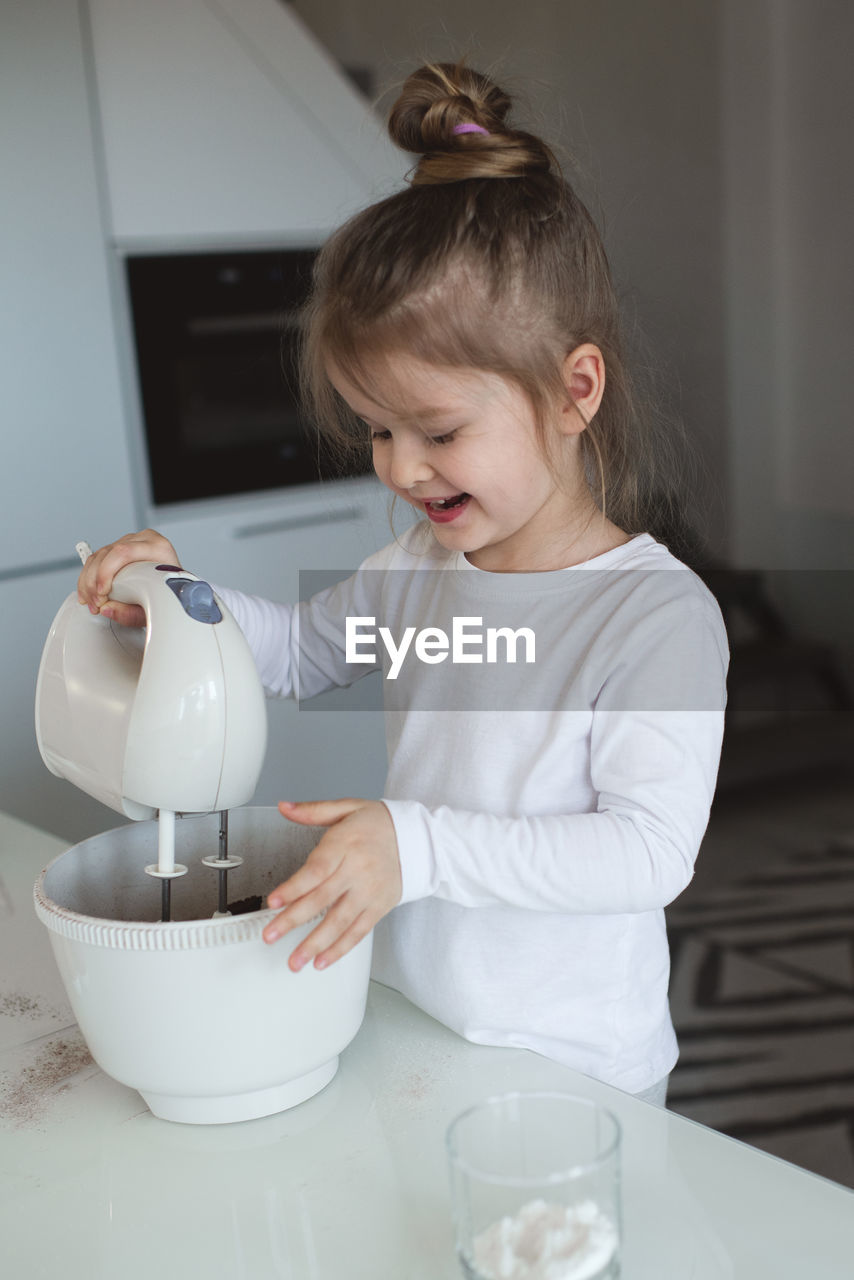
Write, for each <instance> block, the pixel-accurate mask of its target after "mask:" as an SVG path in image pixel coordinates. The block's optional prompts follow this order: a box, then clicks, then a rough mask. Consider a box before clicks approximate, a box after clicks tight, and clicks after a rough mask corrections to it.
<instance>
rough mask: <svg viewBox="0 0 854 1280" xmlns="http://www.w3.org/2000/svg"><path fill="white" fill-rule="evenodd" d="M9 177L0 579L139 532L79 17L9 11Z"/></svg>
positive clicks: (68, 12)
mask: <svg viewBox="0 0 854 1280" xmlns="http://www.w3.org/2000/svg"><path fill="white" fill-rule="evenodd" d="M0 171H2V174H3V202H2V206H3V215H2V216H3V236H2V240H0V296H2V298H3V307H2V308H0V411H2V423H3V428H2V429H3V466H2V469H0V575H2V574H3V573H4V572H6V573H8V572H10V571H14V572H18V571H20V570H21V569H22V568H36V567H39V566H44V565H45V564H53V563H55V562H57V561H65V562H68V561H69V558H73V555H74V543H75V542H76V541H77V539H79V538H81V537H86V538H88V539H89V541H91V542H94V541H96V540H99V539H102V538H103V539H106V538H107V536H108V535H109V534H110V532H111V531H112V532H115V530H116V529H118V528H121V529H124V528H127V527H130V526H132V525H133V524H134V523H135V503H134V498H133V485H132V480H131V463H130V453H129V449H128V440H127V436H126V432H125V416H126V415H125V410H124V406H123V402H122V394H121V386H120V374H119V365H118V360H117V352H116V343H115V337H114V324H113V298H112V286H111V280H110V275H109V271H108V260H107V254H106V252H105V235H106V234H107V232H106V228H105V226H104V222H103V219H102V206H101V193H100V188H99V180H98V162H97V159H96V151H95V145H94V142H93V129H92V114H91V103H90V98H89V91H88V84H87V77H86V63H85V46H84V39H83V33H82V31H81V25H80V7H79V6H78V5H77V4H69V3H68V2H67V0H31V3H28V4H12V5H4V6H3V22H2V38H0ZM6 625H8V621H7V624H6Z"/></svg>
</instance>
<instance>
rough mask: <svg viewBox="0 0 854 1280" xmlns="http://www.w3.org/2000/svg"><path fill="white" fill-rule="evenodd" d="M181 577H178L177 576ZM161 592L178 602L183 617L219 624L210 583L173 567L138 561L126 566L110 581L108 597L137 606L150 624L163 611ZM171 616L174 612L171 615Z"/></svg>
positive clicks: (164, 598)
mask: <svg viewBox="0 0 854 1280" xmlns="http://www.w3.org/2000/svg"><path fill="white" fill-rule="evenodd" d="M177 574H180V575H181V576H180V577H177V576H176V575H177ZM163 588H166V589H168V591H169V593H170V594H171V595H173V596H175V598H176V599H177V600H178V601H179V603H180V605H181V607H182V609H183V610H184V613H185V614H186V615H187V617H188V618H190V619H191V620H192V621H194V622H202V623H206V624H208V625H214V624H216V623H218V622H222V612H221V610H220V608H219V605H218V604H217V602H216V598H215V596H214V593H213V589H212V587H211V585H210V583H209V582H205V581H204V579H203V578H197V577H196V576H195V574H192V573H188V572H187V570H186V569H181V568H180V567H179V566H178V565H174V564H156V563H155V562H154V561H153V560H138V561H136V562H134V563H133V564H128V565H125V567H124V568H123V569H120V570H119V572H118V573H117V574H116V576H115V578H114V579H113V585H112V588H111V589H110V595H111V596H112V598H113V599H114V600H117V601H118V602H119V603H121V604H138V605H140V606H141V607H142V608H143V609H144V610H145V616H146V620H147V621H150V619H151V614H152V610H161V609H165V607H166V604H165V603H164V601H167V600H168V597H164V594H163ZM171 615H172V616H175V615H174V610H172V611H171Z"/></svg>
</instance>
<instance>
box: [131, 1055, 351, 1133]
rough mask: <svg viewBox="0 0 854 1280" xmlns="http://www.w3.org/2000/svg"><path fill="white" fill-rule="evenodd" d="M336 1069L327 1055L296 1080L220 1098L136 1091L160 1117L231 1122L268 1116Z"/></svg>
mask: <svg viewBox="0 0 854 1280" xmlns="http://www.w3.org/2000/svg"><path fill="white" fill-rule="evenodd" d="M337 1070H338V1058H337V1057H336V1058H331V1059H330V1061H329V1062H324V1063H323V1065H322V1066H320V1067H315V1069H314V1071H309V1072H308V1073H307V1074H306V1075H304V1076H298V1077H297V1079H296V1080H288V1081H286V1082H285V1083H284V1084H277V1085H273V1087H272V1088H270V1089H256V1090H254V1091H252V1092H251V1093H233V1094H226V1095H225V1096H224V1097H221V1098H180V1097H171V1096H170V1095H169V1094H163V1093H142V1091H141V1090H140V1093H142V1099H143V1101H144V1102H145V1103H146V1104H147V1106H148V1108H149V1110H150V1111H151V1112H152V1114H153V1115H155V1116H157V1117H158V1118H159V1119H161V1120H174V1121H177V1122H178V1123H179V1124H235V1123H237V1122H239V1121H241V1120H257V1119H259V1118H260V1117H261V1116H272V1115H275V1114H277V1113H278V1112H279V1111H287V1110H288V1108H289V1107H295V1106H297V1105H298V1104H299V1103H300V1102H305V1101H307V1099H308V1098H312V1097H313V1096H314V1095H315V1094H316V1093H319V1092H320V1090H321V1089H323V1088H325V1087H326V1085H328V1084H329V1081H330V1080H331V1079H332V1077H333V1076H334V1075H335V1072H336V1071H337Z"/></svg>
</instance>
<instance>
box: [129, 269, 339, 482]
mask: <svg viewBox="0 0 854 1280" xmlns="http://www.w3.org/2000/svg"><path fill="white" fill-rule="evenodd" d="M315 255H316V250H315V249H313V248H303V249H284V250H278V251H269V250H265V251H257V252H256V251H249V252H244V251H240V252H235V253H193V254H168V255H158V256H150V255H145V256H139V257H128V258H127V259H126V269H127V282H128V290H129V297H130V305H131V313H132V319H133V332H134V339H135V344H136V357H137V371H138V377H139V389H140V397H141V402H142V413H143V421H144V428H145V440H146V446H147V452H148V463H149V472H150V480H151V496H152V500H153V502H154V503H156V504H158V505H159V504H162V503H171V502H185V501H188V500H192V499H196V498H210V497H217V496H222V495H226V494H235V493H251V492H253V491H256V490H259V489H278V488H282V487H285V486H290V485H301V484H311V483H314V482H316V481H318V480H320V479H329V478H332V477H334V476H335V474H336V473H335V472H334V471H333V470H332V469H331V467H330V465H329V464H328V463H324V460H323V459H322V457H320V456H319V451H318V448H317V443H316V440H315V439H314V438H313V435H312V431H311V429H310V427H309V425H308V424H307V423H306V421H305V420H304V417H303V415H302V413H301V411H300V406H299V401H298V397H297V387H296V381H297V380H296V352H297V338H298V333H299V314H300V307H301V306H302V304H303V302H304V301H305V298H306V296H307V294H308V290H309V286H310V281H311V270H312V264H313V262H314V258H315Z"/></svg>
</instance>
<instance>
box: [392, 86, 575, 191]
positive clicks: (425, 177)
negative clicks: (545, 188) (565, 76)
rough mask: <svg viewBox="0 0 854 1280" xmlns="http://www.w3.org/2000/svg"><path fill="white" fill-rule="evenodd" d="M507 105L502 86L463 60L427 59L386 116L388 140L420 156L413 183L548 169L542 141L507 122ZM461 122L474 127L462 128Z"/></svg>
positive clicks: (550, 162) (549, 158) (547, 153)
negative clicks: (509, 127)
mask: <svg viewBox="0 0 854 1280" xmlns="http://www.w3.org/2000/svg"><path fill="white" fill-rule="evenodd" d="M511 105H512V102H511V99H510V97H509V96H508V94H506V93H505V92H504V90H503V89H501V88H499V87H498V85H496V84H494V83H493V81H492V80H490V79H489V77H488V76H485V75H483V74H482V73H481V72H479V71H473V70H472V69H471V68H469V67H466V66H465V65H464V64H463V63H456V64H455V63H450V62H436V63H428V64H427V65H426V66H423V67H420V68H419V70H418V71H414V72H413V73H412V75H410V76H409V77H408V78H407V79H406V81H405V82H404V85H403V88H402V89H401V91H400V94H399V96H398V98H397V101H396V102H395V103H394V106H393V107H392V109H391V112H390V115H389V121H388V131H389V135H390V137H391V140H392V142H394V143H395V144H396V145H397V146H398V147H400V148H401V149H402V150H403V151H409V152H412V153H413V154H415V155H420V156H421V160H420V161H419V163H418V165H417V167H416V169H415V171H414V172H413V174H412V176H411V179H410V180H411V182H412V183H413V185H420V184H425V183H442V182H461V181H463V180H465V179H467V178H519V177H522V176H524V175H525V174H528V173H531V172H532V171H536V170H539V171H543V170H548V169H551V168H552V166H553V165H554V158H553V156H552V154H551V152H550V150H549V149H548V147H547V146H546V145H545V143H543V142H542V141H541V140H540V139H539V138H536V137H534V135H533V134H530V133H524V132H521V131H519V130H513V129H508V128H507V126H506V125H505V123H504V121H505V117H506V116H507V113H508V112H509V110H510V107H511ZM465 125H468V126H476V128H468V129H463V128H460V126H465ZM457 130H459V131H457ZM554 167H557V166H556V165H555V166H554Z"/></svg>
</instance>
